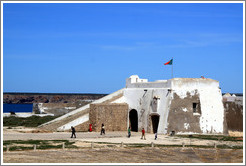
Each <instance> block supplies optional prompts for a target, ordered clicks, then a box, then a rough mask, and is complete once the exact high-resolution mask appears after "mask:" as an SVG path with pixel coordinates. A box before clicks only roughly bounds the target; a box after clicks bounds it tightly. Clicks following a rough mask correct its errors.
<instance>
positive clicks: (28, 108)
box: [3, 104, 32, 113]
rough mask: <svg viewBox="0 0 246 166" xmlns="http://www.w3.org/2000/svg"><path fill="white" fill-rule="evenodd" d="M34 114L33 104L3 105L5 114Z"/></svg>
mask: <svg viewBox="0 0 246 166" xmlns="http://www.w3.org/2000/svg"><path fill="white" fill-rule="evenodd" d="M8 112H32V104H3V113H8Z"/></svg>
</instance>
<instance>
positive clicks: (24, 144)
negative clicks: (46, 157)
mask: <svg viewBox="0 0 246 166" xmlns="http://www.w3.org/2000/svg"><path fill="white" fill-rule="evenodd" d="M63 142H64V143H65V148H77V146H74V145H73V144H74V143H75V142H73V141H69V140H26V141H23V140H8V141H3V145H4V146H3V150H4V151H6V150H7V149H6V145H9V150H10V151H15V150H31V149H33V146H34V145H36V149H59V148H62V143H63Z"/></svg>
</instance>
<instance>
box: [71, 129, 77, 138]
mask: <svg viewBox="0 0 246 166" xmlns="http://www.w3.org/2000/svg"><path fill="white" fill-rule="evenodd" d="M71 130H72V135H71V138H73V136H74V138H76V134H75V132H76V131H75V128H74V127H73V126H71Z"/></svg>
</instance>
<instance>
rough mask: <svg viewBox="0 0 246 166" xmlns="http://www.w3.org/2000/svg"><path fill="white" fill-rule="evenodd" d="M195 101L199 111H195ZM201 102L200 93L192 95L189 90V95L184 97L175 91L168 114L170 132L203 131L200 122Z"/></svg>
mask: <svg viewBox="0 0 246 166" xmlns="http://www.w3.org/2000/svg"><path fill="white" fill-rule="evenodd" d="M193 103H198V108H197V113H193ZM199 103H200V100H199V95H198V94H194V95H190V93H188V92H187V97H185V98H183V99H182V98H180V97H179V96H178V95H177V94H176V93H174V96H173V99H172V102H171V105H170V112H169V115H168V124H169V125H168V133H170V132H171V131H175V132H176V133H178V132H181V133H184V132H188V133H189V132H191V133H202V131H201V129H200V123H199V121H200V114H201V109H200V106H199Z"/></svg>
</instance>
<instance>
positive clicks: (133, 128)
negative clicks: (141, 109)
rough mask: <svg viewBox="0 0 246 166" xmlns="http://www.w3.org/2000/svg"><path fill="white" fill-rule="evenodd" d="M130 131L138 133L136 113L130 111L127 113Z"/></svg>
mask: <svg viewBox="0 0 246 166" xmlns="http://www.w3.org/2000/svg"><path fill="white" fill-rule="evenodd" d="M129 119H130V127H131V131H136V132H137V131H138V112H137V111H136V110H134V109H133V110H131V111H130V113H129Z"/></svg>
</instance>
